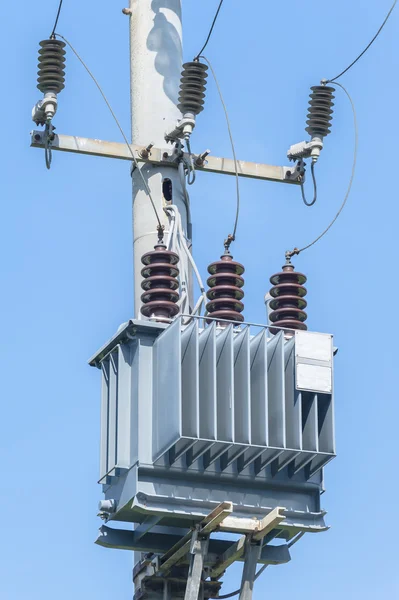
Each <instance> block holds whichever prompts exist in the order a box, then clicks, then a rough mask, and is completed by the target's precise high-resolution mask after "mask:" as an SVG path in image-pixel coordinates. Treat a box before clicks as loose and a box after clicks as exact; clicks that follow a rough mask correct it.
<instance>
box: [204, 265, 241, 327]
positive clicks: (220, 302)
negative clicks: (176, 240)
mask: <svg viewBox="0 0 399 600" xmlns="http://www.w3.org/2000/svg"><path fill="white" fill-rule="evenodd" d="M244 270H245V269H244V267H243V265H242V264H240V263H238V262H235V261H234V260H233V257H232V256H230V254H224V255H223V256H222V257H221V260H219V261H217V262H214V263H212V264H211V265H209V267H208V272H209V273H210V274H211V277H209V278H208V282H207V283H208V285H209V287H210V289H209V290H208V292H207V294H206V295H207V298H208V299H209V300H210V302H208V304H207V305H206V310H207V311H208V313H209V316H211V317H213V318H219V319H224V320H228V321H239V322H242V321H243V320H244V317H243V315H242V314H241V313H242V311H243V310H244V304H243V303H242V302H241V300H242V299H243V297H244V291H243V290H242V286H243V285H244V279H243V278H242V277H241V275H242V273H244Z"/></svg>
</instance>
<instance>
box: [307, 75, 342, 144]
mask: <svg viewBox="0 0 399 600" xmlns="http://www.w3.org/2000/svg"><path fill="white" fill-rule="evenodd" d="M310 89H311V90H312V93H311V94H310V100H309V108H308V115H307V117H308V120H307V121H306V123H307V127H306V131H307V132H308V134H309V135H310V137H311V138H314V137H321V138H324V137H326V135H328V134H329V133H331V129H329V128H330V127H331V121H332V114H333V110H332V107H333V106H334V102H333V99H334V95H333V92H335V88H333V87H328V86H326V85H315V86H313V87H312V88H310Z"/></svg>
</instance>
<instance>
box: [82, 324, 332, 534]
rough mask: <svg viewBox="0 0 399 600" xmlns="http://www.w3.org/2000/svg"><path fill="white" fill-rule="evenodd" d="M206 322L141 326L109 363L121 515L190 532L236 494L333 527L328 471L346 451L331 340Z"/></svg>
mask: <svg viewBox="0 0 399 600" xmlns="http://www.w3.org/2000/svg"><path fill="white" fill-rule="evenodd" d="M199 324H200V321H199V320H198V319H193V320H192V322H191V323H190V324H189V325H187V326H183V321H182V318H178V319H176V321H174V323H173V324H171V325H168V326H166V325H163V324H160V323H151V322H148V321H129V322H128V323H126V324H124V325H123V326H121V328H120V329H119V330H118V332H117V334H116V335H115V336H114V337H113V338H112V339H111V340H110V341H109V342H108V343H107V344H106V345H105V346H104V347H103V348H102V349H101V350H100V351H99V352H98V353H97V354H96V355H95V356H94V357H93V358H92V359H91V361H90V364H92V365H95V366H97V367H99V368H101V370H102V408H101V473H100V483H102V484H103V491H104V494H105V498H106V499H107V500H109V501H112V506H113V512H112V513H111V514H110V515H109V518H110V519H111V520H112V519H113V520H118V521H127V522H135V523H140V522H143V520H145V519H146V518H147V517H148V516H149V515H156V516H157V517H158V519H160V520H158V524H161V525H167V526H169V525H171V526H180V527H188V526H189V524H190V523H192V522H193V520H194V521H198V520H200V519H202V518H204V517H205V516H206V515H207V514H208V513H209V512H210V511H211V510H212V509H213V508H214V507H215V506H217V505H218V504H219V503H221V502H224V501H229V502H233V504H234V510H235V514H237V515H239V516H259V517H261V516H262V515H264V514H265V513H267V512H268V511H270V510H272V509H273V508H275V507H276V506H280V507H281V506H283V507H285V510H286V513H285V514H286V523H287V524H288V526H290V525H291V526H292V527H294V526H295V524H297V525H298V526H301V528H302V529H303V528H306V527H307V526H309V527H310V528H311V530H315V529H316V530H317V528H320V529H325V524H324V519H323V517H324V514H325V513H324V511H322V510H321V508H320V494H321V492H322V491H323V488H322V481H323V480H322V467H323V466H324V465H325V464H326V463H327V462H328V461H329V460H331V459H332V458H333V457H334V456H335V441H334V415H333V389H332V363H333V346H332V337H331V336H330V335H325V334H318V333H311V332H296V333H295V335H294V336H293V337H285V336H284V333H283V332H281V333H279V334H277V335H275V336H270V337H269V332H268V329H267V328H266V327H264V328H262V327H261V328H258V331H254V329H255V328H254V326H252V327H251V326H248V325H245V326H241V327H239V328H237V327H236V326H233V325H232V324H231V325H228V326H227V327H224V328H219V327H217V325H216V323H213V324H212V325H209V326H207V327H205V328H204V329H201V328H200V326H199Z"/></svg>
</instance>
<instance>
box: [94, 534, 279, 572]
mask: <svg viewBox="0 0 399 600" xmlns="http://www.w3.org/2000/svg"><path fill="white" fill-rule="evenodd" d="M178 541H179V536H177V535H174V534H166V533H165V534H162V533H153V532H152V531H150V532H148V533H147V534H146V535H145V536H143V537H142V538H140V539H139V540H136V539H135V536H134V532H133V531H129V530H127V529H114V528H111V527H107V526H106V525H103V526H102V527H101V529H100V531H99V535H98V538H97V540H96V542H95V543H96V544H98V545H99V546H102V547H103V548H115V549H118V550H130V551H136V552H143V553H147V552H155V553H156V554H162V553H163V552H165V551H166V550H167V549H169V548H171V546H173V545H174V544H176V543H177V542H178ZM231 545H232V544H231V542H229V541H227V540H220V539H210V541H209V551H208V552H209V554H208V556H209V557H212V558H213V557H216V556H218V557H221V556H222V555H223V554H224V553H225V552H227V551H228V550H229V549H230V548H231ZM238 554H239V555H240V553H238ZM236 560H239V561H243V560H244V557H243V554H242V555H240V556H239V557H238V558H236ZM289 561H290V553H289V549H288V546H287V545H286V544H282V545H281V546H263V548H262V554H261V556H260V559H259V563H260V564H284V563H287V562H289ZM206 564H209V562H208V561H206Z"/></svg>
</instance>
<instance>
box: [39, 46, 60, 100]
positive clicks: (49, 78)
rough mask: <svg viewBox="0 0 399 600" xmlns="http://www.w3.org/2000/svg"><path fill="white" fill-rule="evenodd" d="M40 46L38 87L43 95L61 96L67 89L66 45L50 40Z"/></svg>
mask: <svg viewBox="0 0 399 600" xmlns="http://www.w3.org/2000/svg"><path fill="white" fill-rule="evenodd" d="M40 46H41V49H40V50H39V64H38V67H39V71H38V78H37V87H38V89H39V90H40V91H41V92H43V94H47V93H49V92H53V93H54V94H59V93H60V92H61V91H62V90H63V89H64V87H65V71H64V69H65V50H64V48H65V43H64V42H61V41H60V40H56V39H49V40H43V41H42V42H40Z"/></svg>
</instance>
